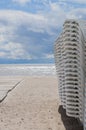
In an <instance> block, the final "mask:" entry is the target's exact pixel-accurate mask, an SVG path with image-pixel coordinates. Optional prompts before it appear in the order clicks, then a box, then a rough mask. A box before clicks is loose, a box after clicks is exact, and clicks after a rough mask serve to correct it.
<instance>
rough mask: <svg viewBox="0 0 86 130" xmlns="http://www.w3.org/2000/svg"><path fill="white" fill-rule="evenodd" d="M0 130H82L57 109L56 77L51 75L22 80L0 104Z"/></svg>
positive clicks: (62, 110)
mask: <svg viewBox="0 0 86 130" xmlns="http://www.w3.org/2000/svg"><path fill="white" fill-rule="evenodd" d="M8 79H9V78H8ZM20 79H21V77H20ZM0 130H83V129H82V126H81V125H80V123H79V122H78V121H77V120H76V119H74V118H69V117H67V116H66V114H65V110H64V109H63V108H62V106H60V101H59V97H58V86H57V78H56V77H54V76H52V77H23V78H22V80H21V82H20V83H19V84H18V85H17V86H16V87H15V88H14V89H13V90H12V91H11V92H10V93H8V96H7V97H6V98H5V100H4V101H3V102H1V103H0Z"/></svg>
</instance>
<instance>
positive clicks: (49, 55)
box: [43, 53, 54, 59]
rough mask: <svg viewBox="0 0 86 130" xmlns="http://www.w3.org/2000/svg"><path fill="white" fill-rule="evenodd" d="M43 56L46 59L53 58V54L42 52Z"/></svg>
mask: <svg viewBox="0 0 86 130" xmlns="http://www.w3.org/2000/svg"><path fill="white" fill-rule="evenodd" d="M43 57H44V58H46V59H53V58H54V54H49V53H48V54H44V56H43Z"/></svg>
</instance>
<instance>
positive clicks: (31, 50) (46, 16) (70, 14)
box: [0, 0, 86, 59]
mask: <svg viewBox="0 0 86 130" xmlns="http://www.w3.org/2000/svg"><path fill="white" fill-rule="evenodd" d="M16 1H17V0H15V2H16ZM19 1H20V0H19ZM19 1H17V2H19ZM66 1H67V0H64V2H63V3H64V7H63V5H61V2H52V1H49V2H48V3H47V1H46V0H45V1H43V5H44V7H45V8H47V12H46V11H45V10H37V12H36V13H30V12H24V11H18V10H11V9H10V10H0V45H1V47H0V57H1V58H2V57H7V58H12V59H18V58H19V59H38V58H43V57H44V58H45V59H53V54H52V50H53V49H52V48H53V43H54V41H55V38H56V37H57V36H58V33H59V30H60V29H61V27H62V25H63V22H64V21H65V19H66V18H84V19H86V16H85V14H86V9H85V8H80V7H77V8H73V7H72V8H71V7H69V5H68V4H67V3H66ZM23 2H25V3H26V2H27V1H23ZM28 2H30V1H28ZM25 3H23V4H25ZM65 3H66V4H65ZM62 7H63V8H62ZM67 7H68V8H67ZM45 8H44V9H45Z"/></svg>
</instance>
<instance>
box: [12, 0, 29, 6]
mask: <svg viewBox="0 0 86 130" xmlns="http://www.w3.org/2000/svg"><path fill="white" fill-rule="evenodd" d="M12 1H13V2H14V3H17V4H20V5H25V4H26V3H29V2H31V0H12Z"/></svg>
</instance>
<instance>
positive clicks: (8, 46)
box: [0, 42, 32, 59]
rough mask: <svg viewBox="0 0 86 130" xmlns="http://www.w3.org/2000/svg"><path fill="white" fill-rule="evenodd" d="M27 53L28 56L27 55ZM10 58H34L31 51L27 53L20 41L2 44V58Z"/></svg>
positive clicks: (0, 56) (0, 53) (0, 45)
mask: <svg viewBox="0 0 86 130" xmlns="http://www.w3.org/2000/svg"><path fill="white" fill-rule="evenodd" d="M25 55H26V57H25ZM6 57H7V58H10V59H32V57H31V56H30V54H29V52H28V53H27V52H26V51H25V50H24V48H23V46H22V45H21V44H20V43H12V42H9V43H5V44H4V46H3V44H0V58H6Z"/></svg>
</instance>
